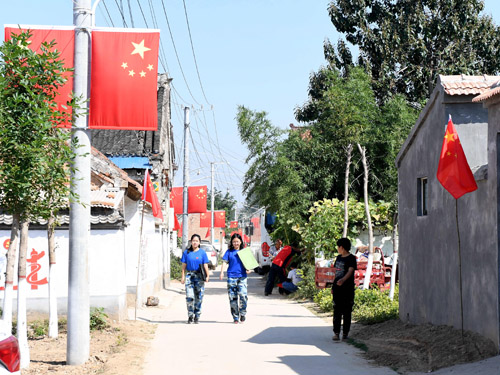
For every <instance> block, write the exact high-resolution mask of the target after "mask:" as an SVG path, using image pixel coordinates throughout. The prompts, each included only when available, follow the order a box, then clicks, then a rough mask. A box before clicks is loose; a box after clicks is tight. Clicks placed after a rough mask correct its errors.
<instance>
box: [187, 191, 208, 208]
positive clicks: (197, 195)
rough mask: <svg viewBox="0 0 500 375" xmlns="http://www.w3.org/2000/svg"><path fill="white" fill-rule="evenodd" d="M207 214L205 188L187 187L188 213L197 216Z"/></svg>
mask: <svg viewBox="0 0 500 375" xmlns="http://www.w3.org/2000/svg"><path fill="white" fill-rule="evenodd" d="M203 212H207V187H206V186H189V187H188V213H190V214H197V213H203Z"/></svg>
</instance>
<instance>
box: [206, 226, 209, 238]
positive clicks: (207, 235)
mask: <svg viewBox="0 0 500 375" xmlns="http://www.w3.org/2000/svg"><path fill="white" fill-rule="evenodd" d="M208 237H210V228H208V230H207V234H205V238H208Z"/></svg>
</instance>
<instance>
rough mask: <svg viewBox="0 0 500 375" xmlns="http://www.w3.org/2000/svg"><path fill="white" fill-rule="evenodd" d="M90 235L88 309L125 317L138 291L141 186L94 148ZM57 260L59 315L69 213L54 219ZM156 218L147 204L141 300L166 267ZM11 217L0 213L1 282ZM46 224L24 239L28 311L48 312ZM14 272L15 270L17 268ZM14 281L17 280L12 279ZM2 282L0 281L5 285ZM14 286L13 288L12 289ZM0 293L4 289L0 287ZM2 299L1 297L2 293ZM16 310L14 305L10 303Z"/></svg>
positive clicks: (154, 287) (63, 298)
mask: <svg viewBox="0 0 500 375" xmlns="http://www.w3.org/2000/svg"><path fill="white" fill-rule="evenodd" d="M91 182H92V186H91V195H90V197H91V218H90V221H91V231H90V244H89V282H90V288H89V294H90V306H94V307H103V308H104V309H105V311H106V312H107V313H108V314H110V315H111V316H113V317H115V318H117V319H121V318H125V317H127V306H128V307H133V306H134V303H135V292H136V286H137V269H138V252H139V247H140V243H139V233H140V231H141V219H142V217H141V216H142V204H141V200H140V199H141V193H142V186H141V184H139V183H138V182H136V181H134V180H132V179H131V178H130V177H129V176H128V175H127V173H125V172H124V171H123V170H121V169H120V168H118V167H117V166H116V165H114V164H113V163H112V162H111V161H110V160H109V159H108V158H106V157H105V156H104V155H103V154H102V153H100V152H99V151H98V150H96V149H95V148H92V156H91ZM57 220H58V223H59V225H58V226H57V228H56V233H55V234H56V246H57V250H56V259H57V276H56V280H54V282H55V283H56V285H57V295H58V299H57V300H58V311H59V312H60V313H61V314H66V311H67V296H68V254H69V237H68V235H69V230H68V229H69V210H68V209H66V210H63V211H61V212H60V213H59V215H58V217H57ZM156 221H157V219H155V218H154V217H153V216H152V212H151V208H150V207H149V205H147V204H146V206H145V215H144V223H143V229H142V231H143V234H144V238H145V241H144V244H143V247H142V253H141V254H142V261H141V273H140V280H139V295H140V296H141V301H140V302H142V303H144V302H145V301H144V300H145V298H146V297H147V296H148V295H150V294H152V293H153V292H154V291H156V290H158V289H159V288H161V287H162V279H163V274H164V272H165V271H164V270H165V268H166V267H169V264H168V261H169V258H168V256H167V254H168V253H167V248H168V246H167V235H166V231H164V230H158V228H159V226H158V225H157V223H156ZM11 224H12V216H11V215H9V214H7V213H5V212H2V213H0V244H1V247H0V267H2V270H0V274H1V275H2V278H4V272H5V254H6V252H7V248H8V243H9V239H10V230H11ZM46 224H47V222H46V221H45V220H42V219H40V220H38V221H37V222H34V223H31V224H30V231H29V240H28V257H27V258H28V259H27V262H28V264H27V272H28V276H27V280H28V285H29V290H28V296H27V308H28V312H48V308H49V305H48V274H49V260H48V243H47V225H46ZM15 270H16V271H17V266H16V267H15ZM16 279H17V276H16V277H15V280H16ZM3 281H4V279H2V280H0V284H1V285H3V284H4V283H3ZM14 285H15V286H14V287H16V283H15V284H14ZM0 289H3V287H1V288H0ZM0 297H3V295H2V294H1V293H0ZM14 306H15V304H14Z"/></svg>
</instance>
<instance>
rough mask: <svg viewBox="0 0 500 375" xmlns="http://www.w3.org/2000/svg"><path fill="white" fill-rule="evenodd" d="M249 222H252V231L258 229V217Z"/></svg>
mask: <svg viewBox="0 0 500 375" xmlns="http://www.w3.org/2000/svg"><path fill="white" fill-rule="evenodd" d="M250 221H251V222H252V224H253V227H254V229H259V228H260V219H259V218H258V217H253V218H251V219H250Z"/></svg>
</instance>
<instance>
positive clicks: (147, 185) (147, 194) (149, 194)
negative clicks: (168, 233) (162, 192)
mask: <svg viewBox="0 0 500 375" xmlns="http://www.w3.org/2000/svg"><path fill="white" fill-rule="evenodd" d="M142 200H143V201H146V202H149V203H151V206H152V208H153V216H154V217H158V218H160V219H162V220H163V213H162V212H161V206H160V202H159V201H158V197H157V196H156V193H155V189H154V187H153V184H152V182H151V178H150V177H149V169H146V175H145V176H144V186H143V187H142Z"/></svg>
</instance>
